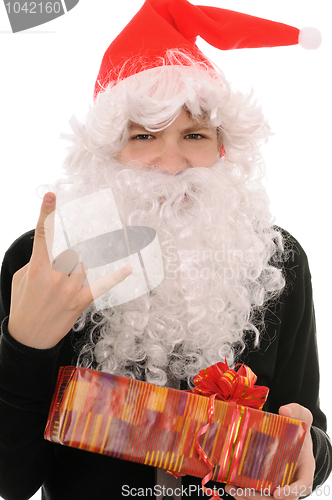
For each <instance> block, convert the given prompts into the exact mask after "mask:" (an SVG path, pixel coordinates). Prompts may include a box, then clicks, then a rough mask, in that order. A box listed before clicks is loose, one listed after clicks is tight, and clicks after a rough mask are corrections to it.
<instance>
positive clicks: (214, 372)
mask: <svg viewBox="0 0 332 500" xmlns="http://www.w3.org/2000/svg"><path fill="white" fill-rule="evenodd" d="M237 366H240V368H239V369H238V371H235V370H232V369H230V368H229V367H228V365H227V361H226V359H225V363H221V362H220V363H217V364H215V365H212V366H209V367H208V368H204V370H201V371H200V372H199V373H198V375H196V377H195V378H194V384H195V388H193V389H192V392H194V393H196V394H200V395H201V396H208V397H209V407H208V415H209V422H208V423H207V424H206V425H204V427H202V428H201V429H200V430H199V431H198V432H197V433H196V436H195V447H196V450H197V452H198V453H199V455H200V457H201V458H202V459H203V460H204V462H205V463H206V464H207V465H208V466H209V468H210V472H208V474H207V475H206V476H205V477H204V478H203V479H202V488H203V490H204V491H206V488H205V484H206V483H207V482H208V481H210V479H211V477H212V474H213V464H212V462H211V460H210V459H209V457H208V456H207V455H206V453H205V452H204V450H203V449H202V447H201V446H200V444H199V442H198V438H199V437H200V436H202V435H203V434H205V433H206V432H207V430H208V428H209V427H210V425H211V423H212V418H213V414H214V401H215V399H219V400H221V401H227V402H228V403H236V404H238V405H242V406H249V407H250V408H255V409H258V410H261V409H262V408H263V405H264V403H265V401H266V398H267V395H268V392H269V389H268V387H264V386H255V382H256V380H257V377H256V375H255V374H254V372H253V371H252V370H251V369H250V368H249V367H248V366H246V365H243V364H237V365H236V366H235V368H236V367H237ZM213 491H214V490H213ZM212 498H215V499H219V500H220V497H219V495H218V494H217V493H216V492H214V493H213V495H212Z"/></svg>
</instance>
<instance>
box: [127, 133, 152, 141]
mask: <svg viewBox="0 0 332 500" xmlns="http://www.w3.org/2000/svg"><path fill="white" fill-rule="evenodd" d="M130 139H131V140H132V141H135V140H136V141H148V140H149V139H154V136H153V135H151V134H137V135H134V136H133V137H131V138H130Z"/></svg>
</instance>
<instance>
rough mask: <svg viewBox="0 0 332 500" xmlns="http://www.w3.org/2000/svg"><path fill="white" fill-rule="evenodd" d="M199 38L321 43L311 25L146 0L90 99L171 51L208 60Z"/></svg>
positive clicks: (217, 42)
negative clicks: (298, 26)
mask: <svg viewBox="0 0 332 500" xmlns="http://www.w3.org/2000/svg"><path fill="white" fill-rule="evenodd" d="M197 36H200V37H202V38H203V39H204V40H205V41H207V42H208V43H209V44H211V45H213V46H214V47H216V48H218V49H222V50H230V49H240V48H254V47H276V46H282V45H296V44H300V45H301V46H303V47H304V48H307V49H315V48H318V47H319V45H320V43H321V35H320V32H319V31H318V30H316V29H315V28H304V29H303V30H301V31H300V30H299V29H297V28H294V27H292V26H288V25H286V24H282V23H277V22H274V21H269V20H266V19H261V18H258V17H254V16H249V15H247V14H242V13H239V12H234V11H231V10H226V9H220V8H218V7H207V6H198V5H192V4H191V3H189V2H188V1H187V0H146V1H145V3H144V4H143V6H142V8H141V9H140V10H139V12H138V13H137V14H136V15H135V16H134V17H133V19H132V20H131V21H130V22H129V23H128V25H127V26H126V27H125V28H124V29H123V30H122V31H121V33H120V34H119V35H118V36H117V37H116V38H115V40H114V41H113V42H112V43H111V45H110V46H109V47H108V49H107V50H106V52H105V54H104V57H103V60H102V63H101V67H100V70H99V74H98V78H97V81H96V84H95V91H94V97H95V98H96V96H97V95H98V93H99V92H103V91H104V90H105V89H106V87H107V85H108V84H109V83H110V82H117V81H118V80H119V77H120V79H124V78H127V77H129V76H132V75H134V74H136V73H139V72H141V71H143V70H146V69H147V68H152V67H156V66H160V64H161V62H160V61H161V57H163V56H164V55H165V53H166V52H167V50H169V49H180V50H183V51H185V52H186V53H187V54H189V55H190V56H191V57H193V58H194V59H195V60H197V61H204V62H205V63H208V61H207V59H206V57H205V56H204V54H202V52H200V50H199V49H198V47H197V45H196V43H195V42H196V37H197ZM128 61H129V62H128ZM125 63H126V64H125ZM208 64H209V63H208Z"/></svg>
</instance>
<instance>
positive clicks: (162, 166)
mask: <svg viewBox="0 0 332 500" xmlns="http://www.w3.org/2000/svg"><path fill="white" fill-rule="evenodd" d="M153 164H154V166H155V167H156V168H158V169H159V170H163V171H164V172H167V173H168V174H171V175H175V174H178V173H179V172H181V171H183V170H186V169H187V168H190V166H191V165H190V162H189V161H188V159H187V158H186V157H185V156H184V155H183V153H182V151H181V148H179V147H178V146H175V145H170V144H166V145H165V146H164V147H163V149H162V150H161V151H160V153H159V155H158V156H157V157H156V158H155V160H154V161H153Z"/></svg>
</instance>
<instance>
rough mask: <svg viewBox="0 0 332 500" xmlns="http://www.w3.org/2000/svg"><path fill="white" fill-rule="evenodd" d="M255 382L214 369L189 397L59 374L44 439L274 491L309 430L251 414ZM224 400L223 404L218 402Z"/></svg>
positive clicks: (89, 374)
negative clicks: (226, 390)
mask: <svg viewBox="0 0 332 500" xmlns="http://www.w3.org/2000/svg"><path fill="white" fill-rule="evenodd" d="M221 375H222V376H221ZM218 379H220V381H221V388H220V390H221V392H220V391H219V389H218V387H219V382H218ZM207 380H209V381H208V382H207ZM255 380H256V377H255V375H254V374H253V372H251V370H250V369H249V368H248V367H244V366H243V367H241V368H240V370H239V371H238V372H236V371H235V370H229V369H228V367H227V365H224V364H223V363H218V364H217V365H214V366H213V367H210V368H207V369H206V370H202V371H201V372H200V373H199V374H198V375H197V377H195V384H196V388H195V389H194V390H193V392H187V391H178V390H175V389H168V388H166V387H159V386H155V385H152V384H148V383H146V382H142V381H139V380H133V379H129V378H125V377H120V376H116V375H111V374H107V373H103V372H99V371H96V370H88V369H85V368H75V367H70V366H69V367H65V368H62V369H61V370H60V372H59V378H58V383H57V387H56V391H55V394H54V397H53V400H52V404H51V408H50V413H49V419H48V422H47V426H46V429H45V438H46V439H48V440H50V441H53V442H57V443H60V444H63V445H67V446H73V447H76V448H79V449H82V450H87V451H91V452H95V453H101V454H105V455H110V456H112V457H115V458H120V459H122V460H129V461H134V462H139V463H142V464H146V465H151V466H153V467H159V468H163V469H166V470H168V471H172V472H173V473H175V474H179V475H183V474H187V475H191V476H197V477H201V478H204V479H207V478H208V479H210V478H211V479H212V480H214V481H219V482H226V483H229V484H234V485H237V486H240V487H247V488H254V489H255V490H260V489H261V488H263V489H264V488H270V489H271V491H274V489H275V488H276V487H277V486H279V485H280V486H283V485H285V484H289V483H290V481H291V480H292V476H293V472H294V470H295V467H296V463H297V460H298V457H299V455H300V451H301V448H302V445H303V441H304V439H305V435H306V429H307V425H306V424H305V423H304V422H300V421H297V420H294V419H291V418H288V417H284V416H278V415H275V414H271V413H266V412H263V411H261V410H258V409H255V408H253V407H250V406H256V408H261V407H262V406H263V404H264V401H265V397H266V395H267V391H268V390H267V388H263V387H256V386H254V382H255ZM216 384H217V385H218V387H217V386H216ZM227 386H229V389H230V390H229V391H228V392H227V393H226V392H225V388H226V387H227ZM217 389H218V390H217ZM204 391H206V394H207V395H208V396H209V397H205V396H202V395H200V394H201V393H202V392H204ZM215 391H216V392H215ZM226 394H227V396H226V399H228V401H221V400H219V399H221V398H222V397H225V395H226ZM232 398H233V399H232ZM234 400H235V401H236V402H241V403H242V404H244V403H246V404H247V406H241V405H239V404H235V402H233V401H234ZM249 405H250V406H249ZM199 451H200V452H199ZM202 456H203V458H202ZM208 479H207V480H208ZM204 484H205V483H204Z"/></svg>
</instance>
